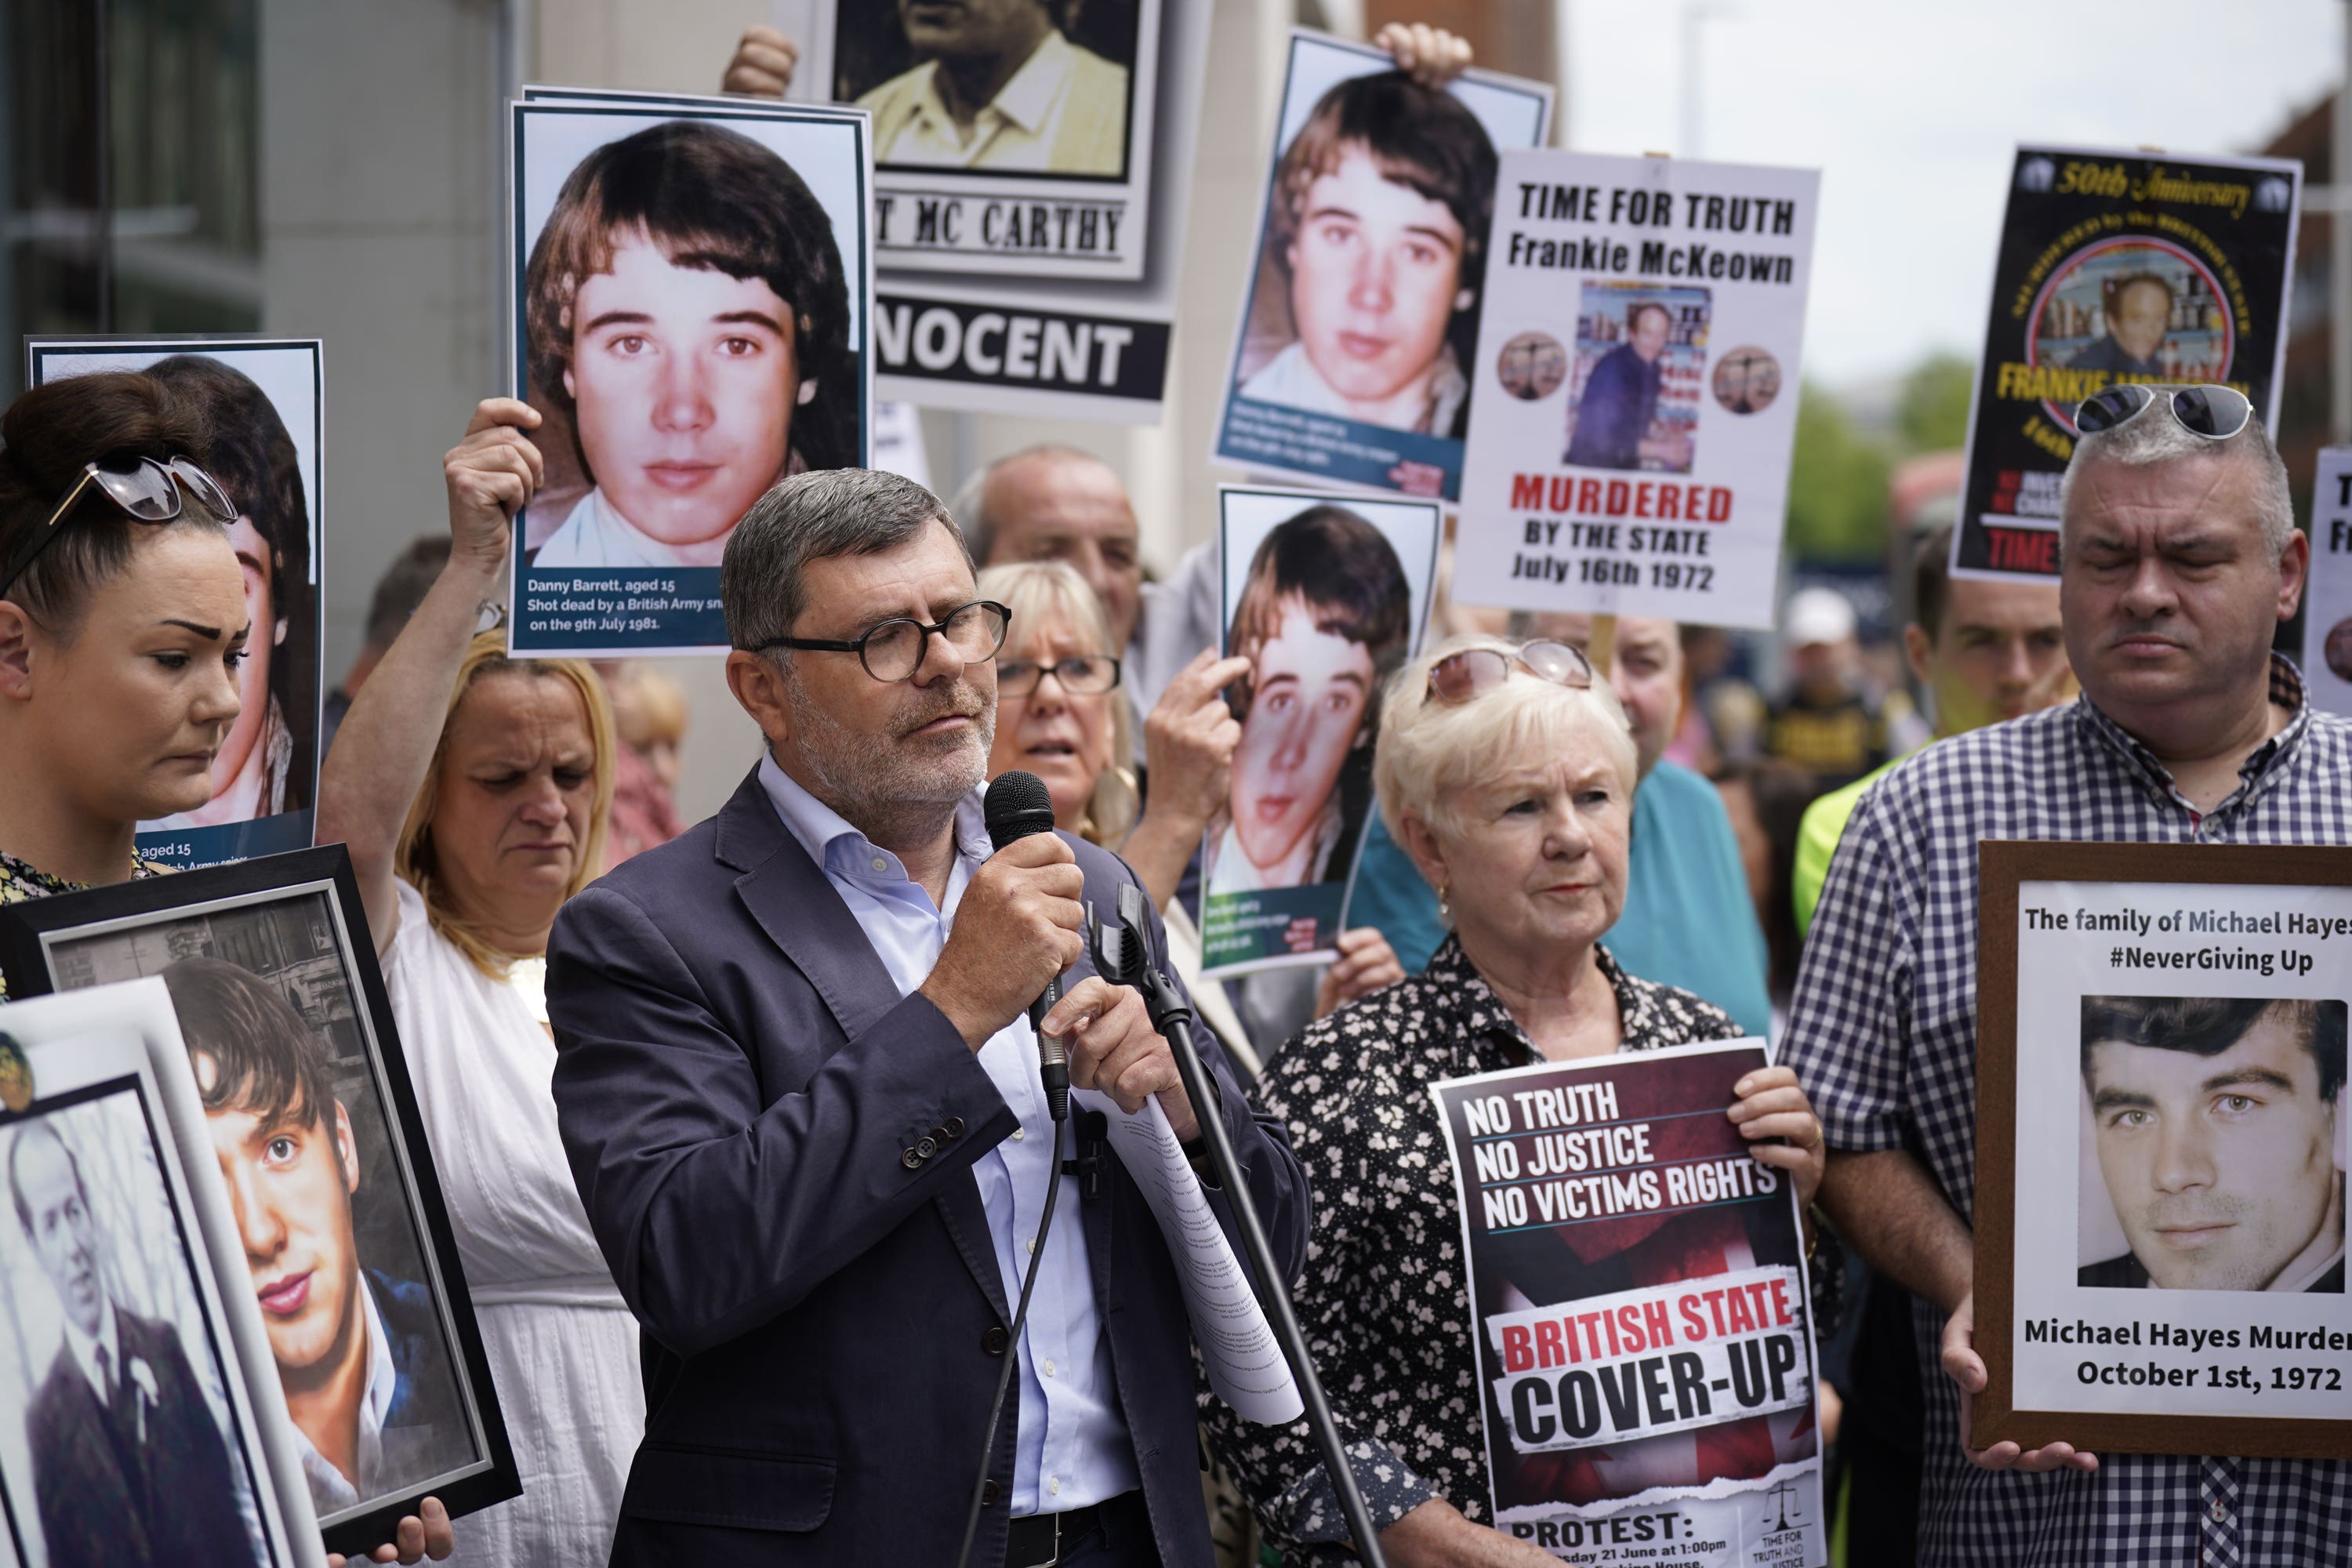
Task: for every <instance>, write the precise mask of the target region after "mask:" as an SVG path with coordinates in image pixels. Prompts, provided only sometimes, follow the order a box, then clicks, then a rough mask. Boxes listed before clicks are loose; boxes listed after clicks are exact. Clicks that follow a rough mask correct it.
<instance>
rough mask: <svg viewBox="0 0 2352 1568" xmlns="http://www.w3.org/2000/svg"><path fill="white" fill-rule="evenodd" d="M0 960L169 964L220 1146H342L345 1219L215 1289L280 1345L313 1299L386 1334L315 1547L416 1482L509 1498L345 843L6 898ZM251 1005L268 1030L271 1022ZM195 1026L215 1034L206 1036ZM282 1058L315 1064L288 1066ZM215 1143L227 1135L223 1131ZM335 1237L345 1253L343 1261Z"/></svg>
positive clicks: (320, 1504)
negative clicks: (361, 1464)
mask: <svg viewBox="0 0 2352 1568" xmlns="http://www.w3.org/2000/svg"><path fill="white" fill-rule="evenodd" d="M0 973H5V975H6V977H7V982H8V990H9V994H10V995H11V996H12V997H16V998H25V997H30V996H37V995H41V994H47V993H52V992H72V991H78V990H80V989H82V988H83V987H86V986H90V985H97V984H105V983H107V982H110V981H115V980H121V979H128V978H131V977H133V976H135V975H141V974H150V973H155V974H162V975H163V976H164V978H165V979H166V980H167V981H168V982H171V983H172V984H173V1004H174V1006H175V1009H176V1011H177V1013H178V1016H179V1019H180V1024H181V1028H182V1033H183V1034H184V1036H186V1037H187V1038H188V1045H189V1050H190V1053H191V1057H192V1058H194V1057H195V1056H197V1055H211V1056H212V1057H213V1061H212V1062H211V1063H210V1064H208V1065H210V1066H211V1068H212V1069H213V1071H214V1072H215V1073H216V1074H218V1075H220V1076H221V1077H222V1078H223V1079H227V1078H235V1079H236V1080H237V1083H238V1085H239V1087H238V1088H236V1089H231V1090H229V1091H227V1092H226V1093H225V1094H224V1095H222V1096H220V1097H219V1099H220V1100H221V1103H219V1104H217V1105H215V1106H212V1107H207V1108H206V1110H207V1114H208V1116H212V1117H218V1118H223V1119H225V1122H224V1124H225V1125H226V1119H233V1118H236V1117H240V1116H241V1117H243V1118H245V1120H246V1121H249V1122H251V1123H252V1124H253V1125H252V1126H250V1127H246V1126H245V1125H244V1123H243V1122H238V1123H236V1127H237V1128H241V1129H242V1131H232V1132H231V1134H229V1135H228V1136H227V1138H226V1142H228V1143H230V1144H233V1145H234V1146H236V1147H238V1148H242V1147H244V1146H245V1144H247V1143H252V1142H256V1141H259V1140H269V1141H270V1142H271V1143H272V1145H273V1146H274V1143H275V1140H274V1139H273V1138H272V1136H271V1135H272V1133H273V1131H276V1130H278V1129H290V1130H292V1131H293V1133H294V1134H295V1136H297V1137H298V1138H299V1137H306V1136H310V1135H311V1134H312V1133H313V1132H315V1133H316V1135H317V1142H318V1144H319V1146H320V1149H321V1150H322V1151H331V1152H330V1153H328V1154H327V1155H326V1157H330V1158H338V1159H340V1160H341V1161H342V1162H343V1169H344V1171H345V1172H346V1173H349V1174H348V1175H347V1176H346V1177H345V1182H344V1190H345V1191H347V1192H348V1194H349V1195H348V1197H347V1198H346V1199H345V1204H346V1205H347V1206H346V1208H345V1209H344V1211H343V1213H342V1214H341V1215H340V1216H337V1215H332V1214H329V1215H327V1217H326V1218H325V1219H324V1220H319V1221H315V1223H314V1228H312V1229H311V1230H310V1231H309V1232H308V1233H306V1234H307V1237H308V1239H307V1240H306V1241H305V1242H304V1245H303V1247H301V1248H300V1249H299V1252H298V1250H296V1249H288V1250H286V1251H284V1252H283V1253H282V1254H281V1256H282V1257H283V1258H285V1259H286V1262H285V1263H284V1265H283V1267H282V1268H278V1271H277V1275H270V1273H269V1267H268V1266H266V1265H255V1266H253V1267H252V1268H251V1269H250V1271H249V1272H247V1271H244V1270H241V1271H240V1273H241V1274H243V1275H244V1277H243V1278H235V1279H223V1280H222V1281H221V1286H222V1289H224V1290H225V1291H226V1290H228V1289H243V1290H245V1291H247V1292H248V1293H249V1294H251V1295H253V1296H255V1297H257V1299H258V1300H260V1304H261V1307H262V1309H263V1317H264V1319H265V1321H267V1322H268V1324H269V1326H270V1327H271V1328H272V1330H273V1331H274V1332H273V1336H272V1339H273V1344H272V1348H273V1352H276V1353H277V1354H278V1355H279V1356H280V1358H281V1360H282V1359H283V1358H284V1357H286V1356H287V1355H289V1354H293V1355H301V1354H305V1353H310V1352H307V1350H306V1349H305V1348H304V1347H305V1346H306V1345H307V1344H308V1343H309V1342H310V1341H309V1340H308V1339H306V1338H305V1337H304V1336H305V1334H306V1332H314V1331H306V1329H305V1328H304V1326H303V1317H304V1314H305V1313H307V1312H309V1311H310V1310H311V1308H312V1307H313V1306H314V1305H315V1306H317V1307H318V1308H319V1310H321V1311H326V1310H339V1311H342V1312H347V1313H352V1314H360V1313H365V1314H366V1315H367V1317H368V1319H369V1321H373V1322H378V1323H383V1324H384V1325H385V1327H384V1332H383V1342H384V1343H385V1345H386V1346H387V1348H388V1349H396V1350H397V1351H398V1352H400V1354H399V1358H398V1361H397V1363H396V1364H394V1385H393V1386H394V1390H395V1392H394V1395H393V1396H392V1398H391V1400H390V1402H389V1407H388V1408H387V1409H386V1410H385V1412H384V1413H383V1425H382V1434H383V1435H382V1436H380V1438H379V1454H380V1458H379V1460H378V1463H377V1465H376V1467H375V1469H374V1471H373V1479H369V1477H368V1475H367V1473H366V1472H362V1475H361V1476H360V1477H356V1478H355V1477H352V1476H350V1475H348V1474H343V1473H341V1471H340V1470H339V1471H338V1472H337V1479H338V1480H339V1481H340V1482H341V1487H340V1488H338V1489H335V1494H334V1495H333V1496H329V1495H327V1492H326V1491H324V1490H322V1483H321V1482H320V1481H319V1480H317V1479H314V1480H313V1482H312V1494H313V1499H314V1501H315V1502H316V1503H317V1512H318V1515H319V1522H320V1527H321V1531H322V1533H323V1535H324V1537H325V1541H326V1544H327V1548H328V1550H330V1551H332V1552H343V1553H346V1554H357V1553H361V1552H367V1551H371V1550H373V1548H375V1547H377V1546H379V1545H381V1544H383V1542H388V1541H391V1540H392V1539H393V1538H394V1531H395V1529H396V1527H397V1525H398V1522H399V1521H400V1520H401V1518H402V1517H403V1516H404V1515H408V1514H413V1513H415V1512H416V1511H417V1509H418V1506H419V1505H420V1504H421V1503H422V1501H423V1500H424V1499H425V1497H427V1496H432V1497H437V1498H439V1499H440V1500H441V1501H442V1502H443V1504H444V1505H445V1506H446V1507H447V1509H448V1510H449V1512H450V1513H451V1515H453V1516H456V1515H462V1514H466V1513H471V1512H474V1511H477V1510H480V1509H484V1508H487V1507H489V1506H490V1505H491V1504H493V1503H499V1502H503V1501H505V1500H508V1499H509V1498H513V1497H517V1496H520V1494H521V1490H522V1487H521V1480H520V1476H519V1475H518V1473H517V1470H516V1466H515V1459H514V1452H513V1449H512V1447H511V1445H510V1444H509V1440H508V1436H507V1430H506V1423H505V1419H504V1416H503V1415H502V1413H501V1411H500V1408H499V1396H498V1390H497V1388H496V1386H495V1385H494V1384H493V1383H492V1381H491V1375H490V1365H489V1359H488V1354H487V1352H485V1351H484V1348H483V1344H482V1336H481V1331H480V1328H479V1326H478V1323H477V1322H476V1320H475V1317H474V1310H473V1304H472V1298H471V1297H470V1296H469V1295H468V1293H467V1288H466V1278H465V1271H464V1268H463V1266H462V1265H461V1263H460V1261H459V1258H458V1253H457V1237H456V1233H455V1232H454V1230H453V1229H452V1228H451V1226H450V1223H449V1215H448V1209H447V1206H446V1204H445V1203H444V1201H443V1198H442V1194H441V1184H440V1181H439V1178H438V1176H437V1175H436V1172H435V1167H434V1162H433V1152H432V1150H431V1148H430V1146H429V1144H428V1143H427V1142H426V1139H425V1125H424V1119H423V1117H422V1115H421V1113H420V1111H419V1110H418V1106H417V1100H416V1095H415V1090H414V1089H413V1088H412V1086H411V1084H410V1082H409V1077H408V1068H407V1064H406V1060H405V1057H404V1053H403V1051H402V1049H401V1044H400V1036H399V1031H398V1030H397V1029H396V1028H395V1026H394V1022H393V1015H392V1003H391V999H390V997H389V996H388V995H387V994H386V993H385V990H384V984H383V972H382V970H381V969H380V968H379V967H378V965H377V962H376V953H375V946H374V943H373V941H372V940H371V939H370V937H369V934H368V923H367V917H366V914H365V912H364V910H362V906H361V903H360V895H359V887H358V884H357V882H356V881H355V880H354V879H353V878H352V868H351V860H350V857H349V855H348V854H347V853H346V851H345V850H344V848H343V847H342V846H341V845H340V844H336V845H329V846H326V847H320V848H315V849H302V850H296V851H293V852H291V853H289V854H284V855H273V856H267V857H264V858H259V859H253V860H245V861H239V862H236V863H234V864H230V865H225V866H215V867H208V868H204V869H201V870H195V871H188V872H184V873H182V874H180V875H176V876H166V877H155V878H149V879H140V880H135V881H129V882H120V883H116V884H114V885H112V886H110V887H103V888H93V889H88V890H86V891H82V892H77V893H66V894H59V895H58V896H56V897H53V898H48V899H40V900H31V901H29V902H26V903H19V904H12V905H8V906H6V908H5V910H0ZM257 981H258V982H260V984H259V985H258V986H257V985H256V984H255V983H256V982H257ZM257 1018H258V1019H264V1020H266V1021H267V1022H268V1023H277V1024H279V1025H281V1026H282V1027H281V1029H280V1032H279V1033H278V1035H277V1036H275V1037H272V1036H271V1035H270V1034H269V1029H268V1026H267V1023H265V1024H264V1025H263V1026H257V1023H256V1020H257ZM0 1022H5V1015H0ZM272 1038H274V1039H275V1040H276V1041H278V1044H277V1045H276V1046H275V1047H271V1046H270V1045H268V1043H267V1042H268V1041H269V1040H271V1039H272ZM237 1039H246V1040H260V1041H263V1042H265V1043H264V1044H263V1045H261V1046H257V1047H254V1048H255V1049H256V1051H257V1052H263V1053H266V1052H267V1051H268V1050H270V1049H272V1048H275V1050H276V1052H277V1057H276V1058H273V1060H272V1063H271V1065H269V1066H268V1067H266V1068H265V1069H264V1071H263V1072H262V1073H260V1074H258V1075H257V1074H256V1073H254V1072H253V1071H252V1070H251V1068H243V1069H239V1068H233V1067H232V1066H231V1065H229V1063H228V1062H227V1060H226V1058H225V1057H224V1056H223V1055H221V1054H220V1053H221V1052H225V1051H227V1050H231V1049H234V1048H235V1047H234V1045H233V1044H232V1043H230V1042H233V1041H235V1040H237ZM306 1039H307V1040H308V1042H309V1046H308V1047H305V1046H304V1045H303V1041H304V1040H306ZM208 1040H219V1041H222V1042H224V1043H223V1045H222V1046H221V1047H219V1048H218V1049H217V1050H215V1051H213V1052H207V1049H206V1042H207V1041H208ZM313 1051H315V1053H316V1054H315V1056H314V1055H311V1054H310V1053H311V1052H313ZM296 1053H300V1055H299V1058H298V1056H297V1054H296ZM298 1059H299V1060H300V1061H303V1062H307V1063H309V1064H310V1065H309V1066H307V1067H298V1066H296V1065H293V1064H294V1063H296V1062H297V1061H298ZM306 1072H307V1073H309V1074H310V1075H311V1077H310V1078H309V1079H305V1078H304V1076H303V1075H304V1074H305V1073H306ZM272 1075H275V1078H276V1079H278V1080H279V1081H285V1080H289V1079H290V1080H291V1081H292V1082H294V1083H295V1084H298V1085H299V1084H301V1083H303V1082H305V1081H310V1082H316V1083H320V1084H323V1085H324V1086H325V1088H326V1089H327V1090H328V1092H330V1093H331V1095H332V1096H333V1098H334V1100H335V1104H334V1106H333V1108H332V1110H331V1111H329V1110H327V1109H326V1108H319V1114H318V1115H317V1116H316V1117H315V1118H314V1117H313V1116H312V1115H311V1114H310V1110H311V1108H310V1107H309V1106H308V1105H307V1104H305V1103H302V1101H303V1100H306V1099H307V1092H306V1091H304V1090H301V1089H295V1090H293V1091H291V1092H290V1095H289V1094H288V1093H280V1094H279V1096H278V1098H279V1100H283V1101H284V1103H283V1104H277V1103H271V1102H267V1101H268V1090H267V1089H265V1087H264V1085H265V1083H266V1082H267V1081H268V1079H270V1078H271V1076H272ZM198 1081H199V1084H200V1087H201V1086H202V1085H203V1083H204V1081H205V1075H204V1074H203V1073H201V1072H200V1073H199V1074H198ZM338 1128H340V1131H338ZM223 1141H224V1139H223V1136H222V1135H221V1134H220V1133H219V1132H218V1131H217V1130H216V1132H215V1142H223ZM237 1157H240V1158H241V1157H242V1156H237ZM272 1157H273V1158H275V1157H278V1156H275V1155H273V1156H272ZM220 1158H221V1160H222V1161H223V1162H224V1163H226V1162H227V1161H229V1160H230V1159H231V1158H232V1156H231V1155H229V1154H226V1153H224V1154H222V1155H221V1156H220ZM353 1179H355V1180H356V1186H352V1185H350V1183H351V1181H352V1180H353ZM387 1197H389V1198H391V1199H393V1200H396V1201H386V1199H387ZM279 1228H280V1229H283V1228H284V1226H283V1225H282V1224H281V1226H279ZM338 1238H344V1239H347V1242H348V1246H347V1247H346V1246H342V1244H341V1241H339V1239H338ZM339 1249H340V1250H344V1251H347V1252H348V1253H349V1254H350V1255H351V1256H350V1257H349V1258H337V1257H336V1256H335V1254H336V1252H337V1251H338V1250H339ZM252 1255H253V1254H252V1250H251V1248H250V1247H248V1257H250V1256H252ZM265 1276H268V1277H265ZM278 1276H284V1278H283V1279H280V1278H278ZM281 1332H282V1334H283V1336H284V1346H283V1347H282V1348H281V1346H280V1344H279V1343H278V1338H279V1334H280V1333H281ZM326 1463H327V1461H325V1460H324V1459H320V1460H319V1464H320V1465H321V1466H323V1465H325V1464H326ZM343 1489H348V1490H350V1491H352V1492H353V1493H356V1494H357V1495H356V1500H351V1499H348V1498H345V1497H343V1496H342V1495H341V1492H342V1490H343ZM338 1504H340V1505H341V1506H338Z"/></svg>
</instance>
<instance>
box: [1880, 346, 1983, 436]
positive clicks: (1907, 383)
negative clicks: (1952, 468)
mask: <svg viewBox="0 0 2352 1568" xmlns="http://www.w3.org/2000/svg"><path fill="white" fill-rule="evenodd" d="M1976 379H1977V367H1976V366H1975V364H1973V363H1970V362H1969V360H1966V359H1964V358H1962V357H1961V356H1960V355H1958V354H1956V353H1935V354H1930V355H1928V356H1927V358H1926V359H1924V360H1921V361H1920V362H1919V363H1917V364H1916V365H1914V366H1912V367H1911V371H1910V374H1907V375H1906V376H1905V377H1904V378H1903V397H1902V401H1901V402H1900V403H1898V404H1897V405H1896V406H1895V431H1896V434H1897V437H1898V438H1899V439H1900V440H1901V442H1902V444H1903V450H1902V452H1901V454H1900V455H1901V456H1903V457H1906V458H1907V457H1910V456H1912V455H1914V454H1915V453H1919V452H1942V451H1947V450H1948V449H1950V448H1951V447H1965V446H1967V445H1968V440H1969V391H1970V390H1971V389H1972V388H1973V387H1974V386H1975V384H1976Z"/></svg>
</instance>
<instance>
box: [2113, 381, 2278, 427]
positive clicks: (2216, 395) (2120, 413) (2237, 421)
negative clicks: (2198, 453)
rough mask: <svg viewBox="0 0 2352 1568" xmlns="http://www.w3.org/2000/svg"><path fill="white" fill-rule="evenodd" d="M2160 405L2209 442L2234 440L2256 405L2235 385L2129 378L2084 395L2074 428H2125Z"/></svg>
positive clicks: (2251, 419)
mask: <svg viewBox="0 0 2352 1568" xmlns="http://www.w3.org/2000/svg"><path fill="white" fill-rule="evenodd" d="M2159 403H2161V404H2162V405H2165V406H2166V407H2167V408H2168V409H2170V410H2171V411H2172V418H2173V422H2174V423H2175V424H2177V425H2179V426H2180V427H2181V428H2182V429H2183V430H2186V431H2188V432H2189V434H2190V435H2191V436H2198V437H2203V438H2204V439H2206V440H2208V441H2226V440H2228V439H2230V437H2232V436H2235V435H2236V434H2237V433H2238V432H2239V431H2241V430H2243V429H2244V428H2245V427H2246V426H2248V425H2249V424H2251V423H2252V421H2253V417H2254V405H2253V404H2252V403H2251V402H2249V401H2248V400H2247V397H2246V395H2245V394H2244V393H2242V392H2240V391H2237V390H2236V389H2235V388H2233V387H2227V386H2147V385H2144V384H2141V383H2138V382H2130V381H2127V382H2124V383H2122V384H2119V385H2116V386H2111V387H2109V388H2107V389H2106V390H2105V392H2102V393H2098V394H2095V395H2093V396H2090V397H2086V398H2084V400H2083V404H2082V406H2081V407H2079V408H2077V409H2075V410H2074V428H2075V429H2077V430H2079V431H2081V432H2082V433H2083V434H2084V435H2085V436H2095V435H2097V434H2098V433H2099V432H2100V431H2102V430H2116V429H2120V428H2121V427H2122V426H2126V425H2128V424H2130V423H2131V422H2132V421H2133V420H2135V419H2137V418H2138V417H2139V416H2141V415H2143V414H2145V413H2147V411H2148V410H2149V409H2151V408H2153V407H2155V406H2156V405H2158V404H2159Z"/></svg>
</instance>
